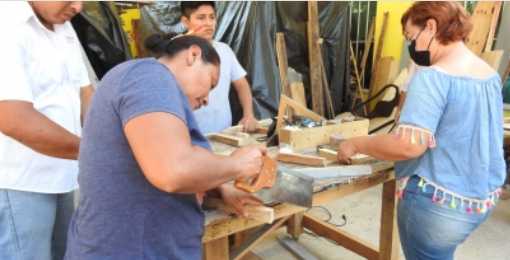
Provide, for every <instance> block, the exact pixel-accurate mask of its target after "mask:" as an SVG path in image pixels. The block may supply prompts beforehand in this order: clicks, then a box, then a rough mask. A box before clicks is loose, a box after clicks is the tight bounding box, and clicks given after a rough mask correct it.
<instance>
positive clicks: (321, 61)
mask: <svg viewBox="0 0 510 260" xmlns="http://www.w3.org/2000/svg"><path fill="white" fill-rule="evenodd" d="M319 53H321V55H319V64H320V66H321V76H322V77H321V78H322V88H323V93H324V96H325V97H326V108H327V110H326V111H327V115H328V118H329V119H333V118H334V117H335V108H334V107H333V97H332V96H331V90H330V89H329V82H328V76H327V75H326V65H325V64H324V59H323V58H322V44H319Z"/></svg>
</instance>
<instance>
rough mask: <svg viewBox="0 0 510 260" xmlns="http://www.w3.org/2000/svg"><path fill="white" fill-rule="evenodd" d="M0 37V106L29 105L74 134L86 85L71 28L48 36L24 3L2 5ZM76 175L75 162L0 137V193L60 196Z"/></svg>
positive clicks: (61, 28) (65, 26) (59, 27)
mask: <svg viewBox="0 0 510 260" xmlns="http://www.w3.org/2000/svg"><path fill="white" fill-rule="evenodd" d="M0 32H2V39H1V40H0V73H1V75H2V77H1V79H2V84H1V85H0V101H3V100H20V101H27V102H31V103H33V105H34V108H35V109H36V110H37V111H39V112H40V113H42V114H44V115H45V116H46V117H48V118H49V119H50V120H52V121H54V122H55V123H57V124H59V125H60V126H62V127H64V128H65V129H67V130H68V131H70V132H72V133H74V134H76V135H80V134H81V132H80V131H81V125H80V88H81V87H84V86H87V85H89V84H90V81H89V78H88V75H87V69H86V67H85V65H84V62H83V56H82V54H81V52H80V42H79V40H78V38H77V36H76V33H75V31H74V30H73V28H72V26H71V24H70V23H69V22H66V23H64V24H61V25H55V26H54V31H51V30H48V29H47V28H46V27H44V26H43V25H42V24H41V22H40V21H39V19H38V18H37V17H36V16H35V14H34V12H33V10H32V8H31V7H30V6H29V4H28V3H27V2H2V3H0ZM21 120H22V119H21ZM29 123H30V122H27V124H29ZM77 175H78V165H77V162H76V161H74V160H65V159H59V158H54V157H49V156H46V155H43V154H40V153H38V152H35V151H34V150H32V149H30V148H29V147H27V146H25V145H23V144H21V143H19V142H18V141H16V140H14V139H12V138H10V137H8V136H5V135H3V134H2V133H0V188H3V189H13V190H21V191H31V192H40V193H64V192H69V191H72V190H74V189H76V188H77V186H78V184H77Z"/></svg>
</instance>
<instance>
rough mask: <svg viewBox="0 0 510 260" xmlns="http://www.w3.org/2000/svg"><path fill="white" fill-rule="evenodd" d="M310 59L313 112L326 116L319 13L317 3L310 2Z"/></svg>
mask: <svg viewBox="0 0 510 260" xmlns="http://www.w3.org/2000/svg"><path fill="white" fill-rule="evenodd" d="M306 25H307V38H308V58H309V62H310V66H309V67H310V86H311V92H310V93H311V94H312V110H313V111H315V112H316V113H317V114H319V115H321V116H324V92H323V88H322V71H321V66H320V58H319V55H322V53H320V43H319V41H320V34H319V11H318V7H317V1H310V2H308V21H307V23H306Z"/></svg>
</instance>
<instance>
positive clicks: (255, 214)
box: [204, 198, 275, 224]
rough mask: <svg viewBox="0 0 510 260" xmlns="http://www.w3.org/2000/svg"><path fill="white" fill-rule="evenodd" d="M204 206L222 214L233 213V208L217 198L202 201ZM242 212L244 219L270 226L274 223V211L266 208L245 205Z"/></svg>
mask: <svg viewBox="0 0 510 260" xmlns="http://www.w3.org/2000/svg"><path fill="white" fill-rule="evenodd" d="M204 206H206V207H211V208H217V209H219V210H221V211H223V212H226V213H228V214H233V213H235V210H234V208H232V207H231V206H229V205H227V204H225V203H224V202H223V201H222V200H221V199H217V198H208V199H206V200H205V201H204ZM244 212H245V213H246V218H249V219H254V220H257V221H260V222H262V223H267V224H271V223H273V222H274V219H275V214H274V209H273V208H271V207H266V206H255V205H245V206H244Z"/></svg>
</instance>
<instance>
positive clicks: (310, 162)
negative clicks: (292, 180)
mask: <svg viewBox="0 0 510 260" xmlns="http://www.w3.org/2000/svg"><path fill="white" fill-rule="evenodd" d="M276 160H278V161H280V162H287V163H294V164H300V165H307V166H321V167H324V166H326V165H327V164H328V162H327V160H326V159H325V158H323V157H320V156H313V155H305V154H299V153H286V152H280V153H278V155H277V156H276Z"/></svg>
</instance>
